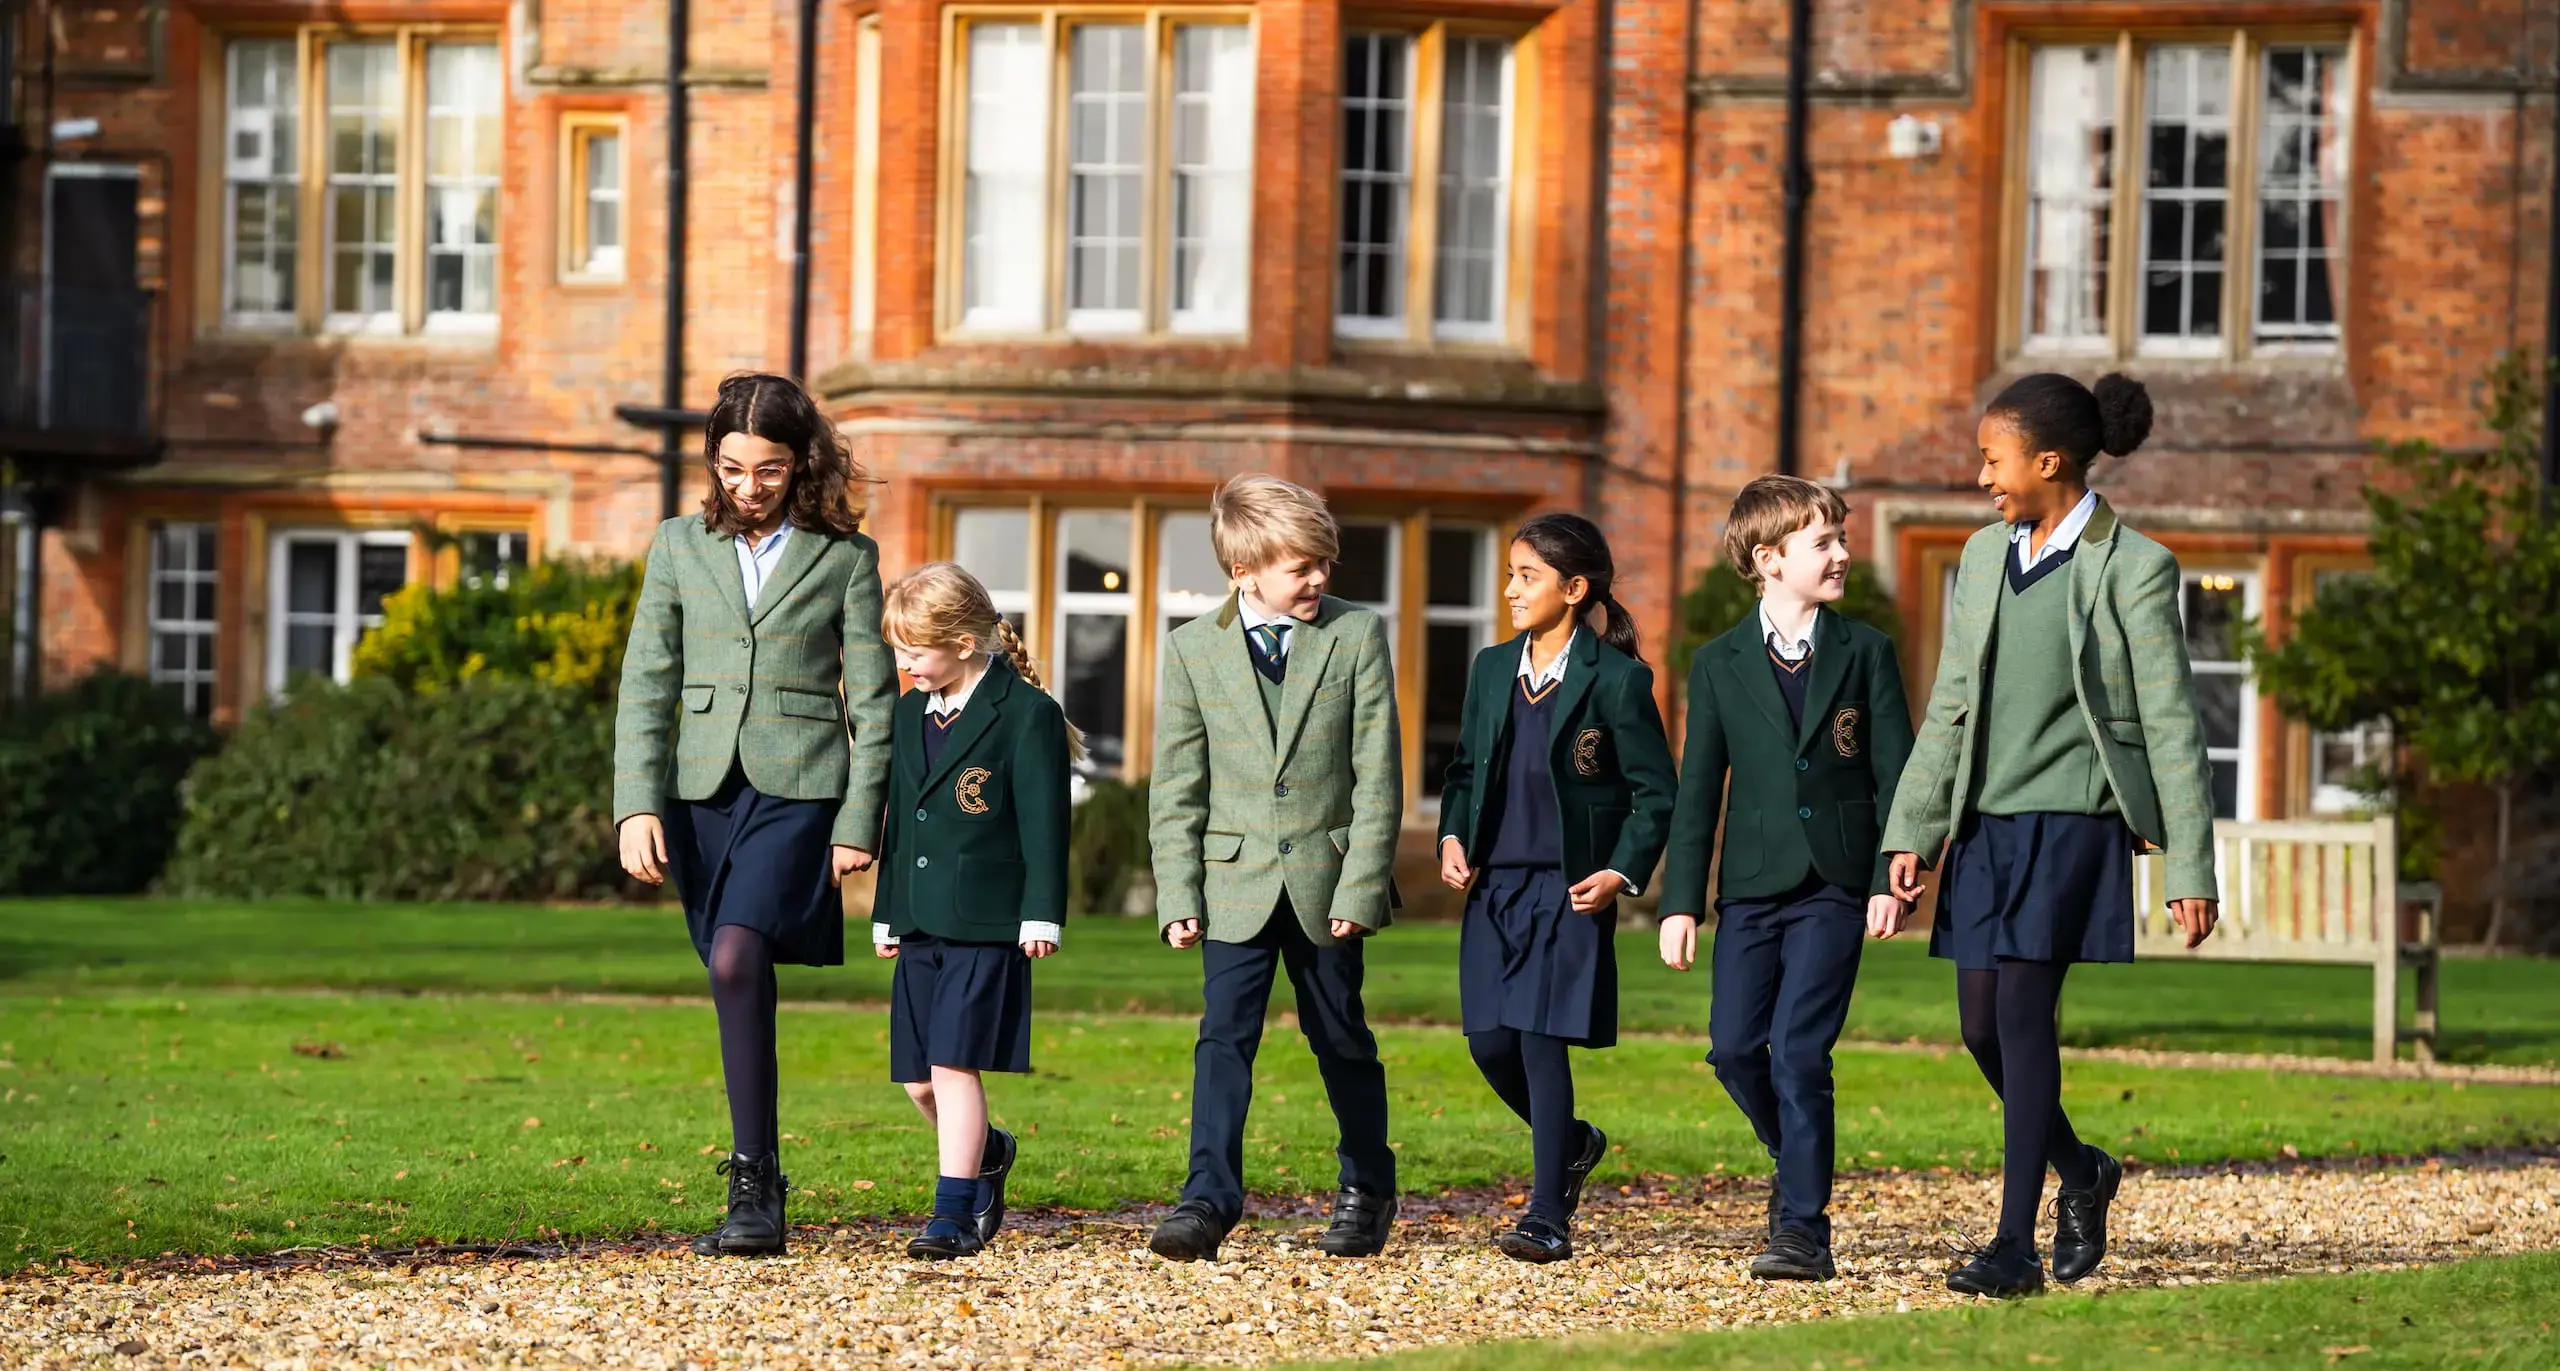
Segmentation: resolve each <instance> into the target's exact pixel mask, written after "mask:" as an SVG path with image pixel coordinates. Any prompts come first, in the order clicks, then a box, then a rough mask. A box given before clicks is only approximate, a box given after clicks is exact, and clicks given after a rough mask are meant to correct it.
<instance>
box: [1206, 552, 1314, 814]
mask: <svg viewBox="0 0 2560 1371" xmlns="http://www.w3.org/2000/svg"><path fill="white" fill-rule="evenodd" d="M1240 594H1241V592H1231V593H1229V594H1228V596H1227V602H1226V603H1225V604H1224V605H1222V606H1220V607H1219V609H1218V633H1219V637H1220V638H1221V639H1222V640H1223V642H1222V643H1221V645H1220V646H1219V647H1218V648H1217V650H1216V651H1214V652H1212V653H1211V654H1210V655H1209V660H1210V663H1211V665H1212V667H1213V670H1214V672H1215V675H1216V677H1217V682H1218V688H1219V689H1220V690H1223V691H1225V692H1226V695H1227V706H1228V708H1230V709H1233V710H1235V711H1237V712H1238V713H1239V714H1241V715H1242V716H1243V717H1245V718H1247V719H1259V718H1262V717H1264V714H1263V706H1262V684H1261V682H1260V681H1258V680H1256V679H1254V667H1253V648H1252V647H1251V646H1249V645H1248V644H1247V643H1246V642H1245V635H1244V630H1243V629H1241V628H1239V627H1238V626H1237V624H1238V621H1239V620H1240V619H1241V618H1242V617H1243V616H1242V614H1241V613H1240V612H1239V610H1238V608H1237V605H1238V598H1239V596H1240ZM1296 650H1297V649H1296V648H1295V647H1294V646H1293V647H1292V648H1291V649H1290V651H1292V652H1295V651H1296ZM1244 731H1245V732H1246V733H1248V734H1251V735H1253V736H1254V737H1255V738H1257V739H1259V740H1260V741H1261V743H1262V745H1263V751H1264V754H1265V755H1266V756H1268V757H1269V758H1270V759H1271V765H1272V769H1273V770H1274V771H1277V770H1278V769H1279V766H1280V748H1279V744H1278V741H1277V733H1278V730H1277V728H1276V727H1275V728H1274V729H1273V730H1271V731H1268V732H1266V731H1264V730H1260V729H1254V728H1247V729H1246V730H1244Z"/></svg>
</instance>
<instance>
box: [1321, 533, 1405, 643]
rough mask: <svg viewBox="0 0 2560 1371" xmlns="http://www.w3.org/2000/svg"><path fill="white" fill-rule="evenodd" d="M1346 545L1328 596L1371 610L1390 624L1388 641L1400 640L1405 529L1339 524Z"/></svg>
mask: <svg viewBox="0 0 2560 1371" xmlns="http://www.w3.org/2000/svg"><path fill="white" fill-rule="evenodd" d="M1337 527H1339V528H1340V529H1341V531H1342V546H1341V549H1340V551H1339V552H1338V553H1337V555H1336V556H1335V557H1334V559H1333V576H1332V579H1331V580H1330V581H1329V582H1327V584H1326V585H1325V593H1326V594H1327V595H1331V596H1333V597H1334V598H1335V599H1337V600H1349V601H1350V602H1351V603H1353V604H1355V605H1358V606H1360V607H1361V608H1362V609H1366V610H1371V611H1373V612H1375V613H1376V614H1377V616H1378V617H1379V618H1381V619H1384V620H1385V621H1386V626H1387V641H1388V642H1391V643H1392V642H1394V641H1395V640H1396V618H1397V613H1396V611H1397V608H1398V603H1399V602H1400V601H1401V600H1402V599H1403V598H1404V597H1403V595H1401V594H1400V593H1399V592H1400V591H1401V589H1402V588H1403V585H1404V526H1403V525H1402V524H1399V523H1396V522H1393V521H1391V520H1386V519H1361V518H1350V519H1342V520H1338V521H1337Z"/></svg>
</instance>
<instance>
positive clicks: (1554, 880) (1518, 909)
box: [1458, 866, 1618, 1047]
mask: <svg viewBox="0 0 2560 1371" xmlns="http://www.w3.org/2000/svg"><path fill="white" fill-rule="evenodd" d="M1568 888H1569V887H1568V885H1567V883H1566V881H1565V878H1564V872H1563V870H1562V869H1560V868H1557V867H1552V866H1546V867H1519V866H1492V867H1486V868H1485V869H1484V870H1482V871H1480V872H1478V873H1477V874H1476V886H1475V889H1474V890H1472V891H1470V892H1468V895H1467V914H1466V921H1465V922H1464V923H1461V924H1460V925H1459V926H1458V1008H1459V1020H1460V1022H1461V1024H1463V1025H1464V1027H1465V1029H1466V1031H1467V1032H1469V1033H1484V1032H1489V1031H1491V1030H1493V1029H1497V1028H1509V1029H1515V1030H1518V1031H1520V1032H1523V1033H1544V1034H1546V1035H1547V1036H1549V1037H1551V1038H1562V1039H1564V1040H1565V1041H1567V1042H1570V1043H1573V1044H1575V1045H1576V1046H1579V1047H1608V1046H1610V1045H1611V1044H1613V1043H1615V1042H1617V1040H1618V955H1617V951H1616V948H1615V946H1614V944H1615V939H1616V934H1617V927H1618V910H1617V906H1615V905H1611V906H1610V907H1609V908H1607V909H1603V910H1600V911H1599V912H1597V913H1593V914H1576V913H1574V912H1573V902H1572V899H1571V897H1570V896H1569V895H1568V894H1567V893H1566V892H1567V890H1568Z"/></svg>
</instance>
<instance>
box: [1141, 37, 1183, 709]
mask: <svg viewBox="0 0 2560 1371" xmlns="http://www.w3.org/2000/svg"><path fill="white" fill-rule="evenodd" d="M1146 33H1147V56H1146V62H1147V152H1146V173H1145V175H1144V176H1143V177H1142V178H1141V179H1140V181H1139V190H1138V195H1139V205H1138V225H1139V227H1138V328H1139V331H1141V332H1144V333H1161V332H1163V331H1164V328H1165V301H1166V299H1167V298H1168V296H1169V295H1170V294H1171V292H1170V291H1169V290H1168V289H1167V288H1166V287H1167V284H1168V283H1167V282H1166V280H1165V263H1166V260H1167V254H1168V249H1169V246H1170V244H1171V243H1172V241H1173V232H1172V225H1171V223H1170V216H1171V215H1172V213H1173V20H1172V19H1171V18H1169V17H1168V16H1166V14H1165V13H1164V12H1163V11H1161V10H1159V11H1156V12H1154V13H1152V14H1149V15H1148V16H1147V26H1146ZM1141 555H1143V553H1142V554H1141ZM1132 574H1135V573H1132ZM1132 631H1134V630H1132ZM1133 698H1134V697H1133ZM1132 755H1135V749H1132Z"/></svg>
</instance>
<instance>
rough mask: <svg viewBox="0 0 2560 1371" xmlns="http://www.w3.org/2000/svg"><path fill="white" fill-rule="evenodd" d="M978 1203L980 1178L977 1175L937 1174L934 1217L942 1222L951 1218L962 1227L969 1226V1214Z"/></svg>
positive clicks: (934, 1190)
mask: <svg viewBox="0 0 2560 1371" xmlns="http://www.w3.org/2000/svg"><path fill="white" fill-rule="evenodd" d="M977 1205H978V1178H977V1177H975V1176H936V1177H935V1178H934V1181H933V1218H934V1222H936V1223H940V1222H942V1221H944V1220H946V1219H947V1220H949V1221H951V1222H952V1223H955V1224H958V1225H959V1226H960V1227H962V1228H966V1227H968V1226H969V1216H970V1215H971V1214H972V1213H974V1212H975V1211H976V1209H977Z"/></svg>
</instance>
